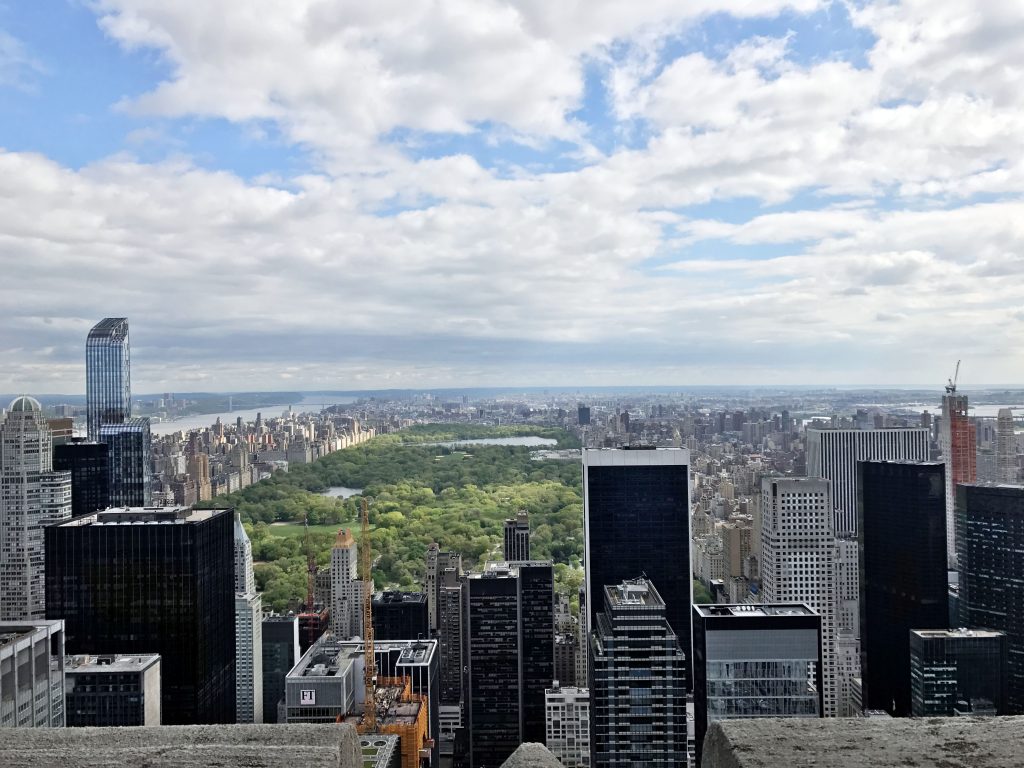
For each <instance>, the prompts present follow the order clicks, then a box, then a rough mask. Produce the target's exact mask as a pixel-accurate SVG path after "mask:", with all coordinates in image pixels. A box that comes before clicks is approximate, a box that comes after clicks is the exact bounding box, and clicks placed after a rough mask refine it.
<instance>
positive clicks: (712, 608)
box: [693, 603, 818, 617]
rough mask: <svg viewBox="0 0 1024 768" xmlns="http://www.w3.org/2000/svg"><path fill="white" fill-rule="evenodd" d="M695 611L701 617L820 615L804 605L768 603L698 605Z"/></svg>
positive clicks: (694, 607)
mask: <svg viewBox="0 0 1024 768" xmlns="http://www.w3.org/2000/svg"><path fill="white" fill-rule="evenodd" d="M693 609H694V610H695V611H697V613H698V614H700V615H701V616H738V617H750V616H817V615H818V614H817V613H815V612H814V611H813V610H811V609H810V608H809V607H808V606H806V605H804V604H803V603H768V604H758V605H749V604H746V603H740V604H733V605H721V604H713V605H697V604H694V606H693Z"/></svg>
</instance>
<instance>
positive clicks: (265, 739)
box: [0, 725, 362, 768]
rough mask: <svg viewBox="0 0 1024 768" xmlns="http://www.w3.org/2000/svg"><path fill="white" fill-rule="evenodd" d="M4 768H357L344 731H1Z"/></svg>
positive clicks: (357, 757)
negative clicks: (55, 767) (140, 767)
mask: <svg viewBox="0 0 1024 768" xmlns="http://www.w3.org/2000/svg"><path fill="white" fill-rule="evenodd" d="M0 766H4V768H53V767H54V766H57V768H107V766H122V767H123V768H135V766H145V768H286V767H288V768H290V767H291V766H302V768H362V756H361V753H360V749H359V737H358V735H357V734H356V731H355V728H354V727H352V726H351V725H187V726H158V727H147V728H0Z"/></svg>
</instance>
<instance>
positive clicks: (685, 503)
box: [583, 448, 693, 684]
mask: <svg viewBox="0 0 1024 768" xmlns="http://www.w3.org/2000/svg"><path fill="white" fill-rule="evenodd" d="M689 464H690V452H689V451H688V450H686V449H680V448H666V449H658V450H653V449H650V450H646V449H639V450H636V449H601V450H584V451H583V510H584V512H583V525H584V535H585V537H586V557H585V567H586V572H587V573H586V588H587V592H586V604H587V615H586V618H585V619H584V620H585V621H586V623H587V627H588V632H590V631H593V628H594V620H595V619H596V616H597V613H598V612H599V611H601V610H603V609H604V597H603V595H604V588H605V587H606V586H608V585H616V584H621V583H622V582H623V581H625V580H626V579H634V578H636V577H637V576H639V575H640V574H646V576H647V579H648V580H649V581H650V582H651V583H653V584H654V586H655V587H657V590H658V592H659V594H660V595H662V596H663V599H664V600H665V616H666V618H667V619H668V622H669V624H671V626H672V629H673V630H674V631H675V633H676V635H677V636H678V638H679V644H680V647H682V649H683V652H684V654H686V660H687V663H686V668H687V677H686V679H687V681H689V680H690V679H691V678H690V676H689V668H690V667H689V659H690V655H691V648H690V646H691V636H690V603H691V602H692V600H693V583H692V581H691V570H692V569H691V567H690V471H689V470H690V467H689ZM687 684H689V683H687Z"/></svg>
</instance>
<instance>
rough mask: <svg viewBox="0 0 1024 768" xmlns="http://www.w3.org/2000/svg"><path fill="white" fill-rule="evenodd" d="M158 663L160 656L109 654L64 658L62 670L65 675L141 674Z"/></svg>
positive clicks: (157, 654) (153, 654) (154, 654)
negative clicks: (101, 673) (99, 673)
mask: <svg viewBox="0 0 1024 768" xmlns="http://www.w3.org/2000/svg"><path fill="white" fill-rule="evenodd" d="M159 663H160V654H159V653H151V654H134V655H129V654H109V655H95V656H90V655H80V656H65V657H64V670H65V672H66V673H67V674H69V675H71V674H84V673H95V672H105V673H108V674H112V673H120V672H142V671H144V670H146V669H149V668H150V667H152V666H153V665H154V664H159Z"/></svg>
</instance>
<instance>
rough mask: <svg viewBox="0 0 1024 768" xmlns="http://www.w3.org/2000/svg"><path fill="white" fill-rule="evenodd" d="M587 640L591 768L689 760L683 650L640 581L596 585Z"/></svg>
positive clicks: (649, 586) (660, 605)
mask: <svg viewBox="0 0 1024 768" xmlns="http://www.w3.org/2000/svg"><path fill="white" fill-rule="evenodd" d="M601 598H602V599H601V602H602V607H603V608H604V610H603V611H601V612H599V613H598V614H597V617H596V618H595V620H594V630H593V632H592V634H591V638H590V653H591V663H592V667H591V680H592V681H593V683H592V686H591V689H590V724H591V731H590V756H591V765H592V766H593V768H618V766H648V765H665V766H682V765H686V764H687V756H686V755H687V753H686V738H687V718H686V656H685V653H684V651H683V650H682V648H680V645H679V638H678V636H677V635H676V633H675V631H674V630H673V629H672V626H671V624H669V622H668V620H667V618H666V615H665V614H666V610H665V601H664V600H662V598H661V595H660V594H659V592H658V590H657V588H656V586H655V585H654V584H653V583H652V582H650V581H646V580H645V579H630V580H626V581H623V582H621V583H619V584H616V585H609V586H607V587H605V588H604V589H603V590H602V591H601Z"/></svg>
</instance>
